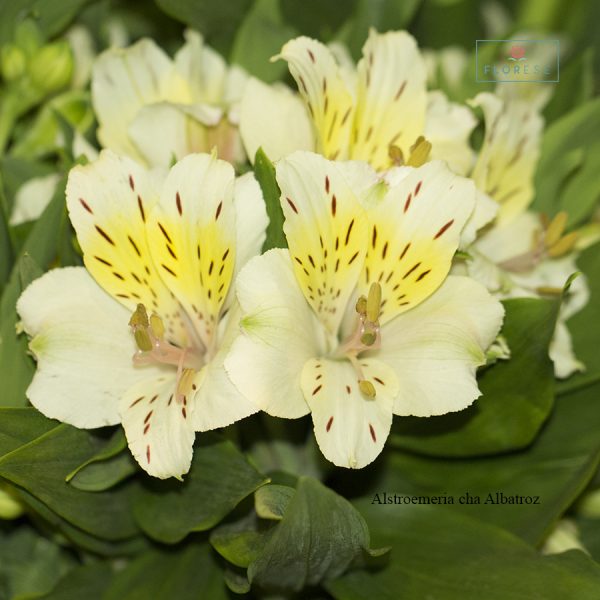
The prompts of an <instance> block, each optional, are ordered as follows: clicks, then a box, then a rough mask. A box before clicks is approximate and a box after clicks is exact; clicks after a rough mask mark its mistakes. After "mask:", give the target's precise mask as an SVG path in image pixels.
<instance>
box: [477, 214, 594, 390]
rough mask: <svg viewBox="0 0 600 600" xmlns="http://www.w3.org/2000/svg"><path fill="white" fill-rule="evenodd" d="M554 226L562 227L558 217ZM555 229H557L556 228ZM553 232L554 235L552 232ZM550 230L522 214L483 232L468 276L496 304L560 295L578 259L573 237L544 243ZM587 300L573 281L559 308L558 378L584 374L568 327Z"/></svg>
mask: <svg viewBox="0 0 600 600" xmlns="http://www.w3.org/2000/svg"><path fill="white" fill-rule="evenodd" d="M560 215H561V216H558V218H557V219H555V220H554V223H555V224H557V223H559V222H560V221H562V226H563V227H564V222H565V221H566V215H565V214H564V213H561V214H560ZM555 227H556V225H555ZM555 231H558V230H556V229H555ZM549 232H551V229H550V228H546V230H545V231H544V227H543V225H542V220H541V219H540V217H539V215H537V214H535V213H533V212H524V213H521V214H520V215H519V216H517V217H516V218H514V219H513V220H512V221H510V222H509V223H498V224H496V225H495V226H494V227H492V228H490V229H489V230H488V231H486V232H485V233H484V234H483V235H482V236H481V237H480V238H479V239H478V240H477V241H476V242H475V243H474V244H473V246H472V247H471V248H469V250H468V252H469V254H470V255H471V260H468V261H467V262H466V267H467V271H468V273H469V275H470V276H471V277H473V278H475V279H477V280H478V281H480V282H481V283H483V284H484V285H485V286H486V287H487V288H488V289H489V290H490V291H491V292H492V293H494V295H496V296H497V297H498V298H523V297H530V298H539V297H540V296H542V295H544V294H547V293H554V294H559V293H560V291H561V290H562V288H563V286H564V285H565V283H566V281H567V279H568V278H569V276H571V275H572V274H573V273H575V272H576V271H577V270H578V269H577V264H576V262H575V261H576V258H577V254H576V253H575V252H572V251H571V250H572V248H573V245H574V244H575V242H576V239H577V238H576V234H574V233H572V234H567V235H566V236H563V235H562V234H563V231H562V228H561V229H560V231H558V233H557V234H552V233H551V235H554V237H550V241H551V242H553V243H552V244H548V243H546V241H547V240H548V233H549ZM588 300H589V290H588V286H587V282H586V278H585V277H584V276H583V275H580V276H579V277H577V278H576V279H575V280H574V281H573V282H572V284H571V287H570V289H569V292H568V294H567V296H566V298H565V299H564V300H563V303H562V305H561V308H560V312H559V315H558V321H557V324H556V330H555V332H554V337H553V338H552V341H551V343H550V352H549V354H550V358H551V359H552V360H553V362H554V374H555V375H556V377H559V378H565V377H568V376H569V375H571V374H573V373H574V372H576V371H582V370H584V368H585V367H584V365H583V364H582V363H581V362H580V361H579V360H577V358H576V356H575V354H574V352H573V346H572V343H571V335H570V334H569V330H568V329H567V326H566V322H567V320H568V319H569V318H570V317H571V316H573V315H574V314H575V313H576V312H578V311H580V310H581V309H582V308H583V307H584V306H585V305H586V304H587V302H588Z"/></svg>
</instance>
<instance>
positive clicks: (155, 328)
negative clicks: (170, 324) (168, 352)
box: [150, 313, 165, 340]
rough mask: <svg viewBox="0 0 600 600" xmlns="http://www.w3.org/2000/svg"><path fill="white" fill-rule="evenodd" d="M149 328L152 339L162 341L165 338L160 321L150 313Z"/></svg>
mask: <svg viewBox="0 0 600 600" xmlns="http://www.w3.org/2000/svg"><path fill="white" fill-rule="evenodd" d="M150 327H151V328H152V333H153V334H154V337H156V338H157V339H159V340H162V339H163V338H164V337H165V326H164V324H163V322H162V319H161V318H160V317H159V316H158V315H157V314H156V313H152V315H151V316H150Z"/></svg>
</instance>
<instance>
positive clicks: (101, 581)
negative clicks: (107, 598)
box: [40, 562, 113, 600]
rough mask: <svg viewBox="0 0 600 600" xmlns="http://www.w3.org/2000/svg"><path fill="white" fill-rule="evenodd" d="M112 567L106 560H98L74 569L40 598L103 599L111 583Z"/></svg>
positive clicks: (66, 599)
mask: <svg viewBox="0 0 600 600" xmlns="http://www.w3.org/2000/svg"><path fill="white" fill-rule="evenodd" d="M112 576H113V572H112V569H111V568H110V566H109V565H108V564H107V563H105V562H96V563H92V564H89V565H84V566H81V567H78V568H76V569H73V570H71V571H69V573H67V575H65V577H63V578H62V579H61V580H60V581H59V582H58V583H57V585H56V586H55V587H54V589H53V590H52V591H51V592H50V593H49V594H47V595H45V596H42V597H41V598H40V600H75V599H76V598H85V599H86V600H103V599H104V594H105V592H106V590H107V589H108V586H109V585H110V583H111V578H112Z"/></svg>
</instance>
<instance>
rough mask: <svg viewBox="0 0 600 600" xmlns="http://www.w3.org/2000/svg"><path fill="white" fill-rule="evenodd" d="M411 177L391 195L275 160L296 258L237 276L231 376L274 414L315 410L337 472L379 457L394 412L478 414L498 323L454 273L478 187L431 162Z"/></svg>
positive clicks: (494, 306) (361, 170)
mask: <svg viewBox="0 0 600 600" xmlns="http://www.w3.org/2000/svg"><path fill="white" fill-rule="evenodd" d="M409 171H410V172H409V173H407V174H406V176H405V177H403V178H402V179H401V181H400V182H399V183H398V184H397V185H395V186H393V187H389V186H388V185H387V184H385V183H384V182H382V181H379V180H378V178H377V176H376V175H375V173H374V172H372V171H371V170H370V169H368V168H367V167H366V165H361V164H360V163H342V162H339V163H336V162H331V161H328V160H326V159H325V158H323V157H321V156H319V155H315V154H311V153H307V152H297V153H295V154H293V155H291V156H289V157H288V158H286V159H283V160H281V161H280V162H279V163H278V164H277V180H278V183H279V186H280V188H281V191H282V196H281V205H282V207H283V211H284V213H285V218H286V221H285V226H284V230H285V234H286V237H287V241H288V244H289V251H288V250H271V251H269V252H267V253H266V254H264V255H263V256H261V257H257V258H254V259H252V260H251V261H250V262H249V263H248V265H247V266H246V267H245V268H244V269H243V270H242V271H241V273H240V276H239V277H238V282H237V295H238V299H239V302H240V305H241V307H242V312H243V318H242V320H241V326H242V330H243V335H242V336H240V337H239V338H237V340H236V341H235V342H234V344H233V346H232V348H231V351H230V353H229V355H228V356H227V358H226V360H225V368H226V370H227V372H228V374H229V376H230V378H231V379H232V381H233V382H234V383H235V385H236V386H237V387H238V389H239V390H240V391H241V392H242V393H243V394H244V395H246V396H247V397H248V398H249V399H250V400H251V401H252V402H254V403H256V404H258V405H259V406H260V407H261V408H262V409H263V410H265V411H266V412H268V413H269V414H271V415H274V416H279V417H287V418H298V417H301V416H303V415H306V414H308V413H309V412H310V413H312V418H313V423H314V429H315V435H316V438H317V441H318V443H319V445H320V447H321V450H322V452H323V454H324V455H325V456H326V457H327V458H328V459H329V460H330V461H332V462H333V463H335V464H336V465H339V466H344V467H353V468H360V467H364V466H365V465H367V464H369V463H370V462H371V461H373V460H374V459H375V457H376V456H377V455H378V454H379V453H380V452H381V450H382V448H383V445H384V443H385V440H386V438H387V436H388V433H389V430H390V426H391V423H392V415H393V414H397V415H418V416H430V415H440V414H444V413H447V412H451V411H457V410H462V409H463V408H465V407H466V406H468V405H469V404H471V403H472V402H473V401H474V400H475V398H477V397H478V396H479V394H480V392H479V390H478V387H477V381H476V378H475V372H476V369H477V367H478V366H480V365H483V364H484V363H485V360H486V359H485V350H486V349H487V347H488V346H489V345H490V344H491V343H492V341H493V340H494V338H495V337H496V335H497V333H498V330H499V328H500V325H501V322H502V317H503V309H502V306H501V304H500V303H499V302H498V301H497V300H495V299H493V298H492V297H491V296H490V294H489V293H488V292H487V291H486V290H485V288H484V287H483V286H482V285H480V284H478V283H477V282H475V281H473V280H471V279H469V278H466V277H447V274H448V270H449V269H450V264H451V261H452V256H453V254H454V252H455V251H456V248H457V246H458V243H459V238H460V232H461V229H462V228H463V226H464V225H465V222H466V221H467V219H468V217H469V215H470V213H471V211H472V210H473V206H474V203H475V188H474V185H473V183H472V182H471V181H468V180H466V179H463V178H461V177H458V176H456V175H453V174H452V173H451V172H450V171H449V170H448V169H447V167H445V166H444V165H443V164H442V163H440V162H437V161H435V162H430V163H428V164H426V165H424V166H423V167H421V168H418V169H410V170H409Z"/></svg>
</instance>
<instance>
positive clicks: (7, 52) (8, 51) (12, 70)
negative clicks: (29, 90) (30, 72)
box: [1, 44, 27, 81]
mask: <svg viewBox="0 0 600 600" xmlns="http://www.w3.org/2000/svg"><path fill="white" fill-rule="evenodd" d="M1 61H2V77H4V80H5V81H14V80H15V79H18V78H19V77H21V75H23V73H25V69H26V68H27V60H26V57H25V53H24V52H23V50H21V49H20V48H19V47H18V46H15V45H14V44H7V45H6V46H4V47H3V48H2V55H1Z"/></svg>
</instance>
